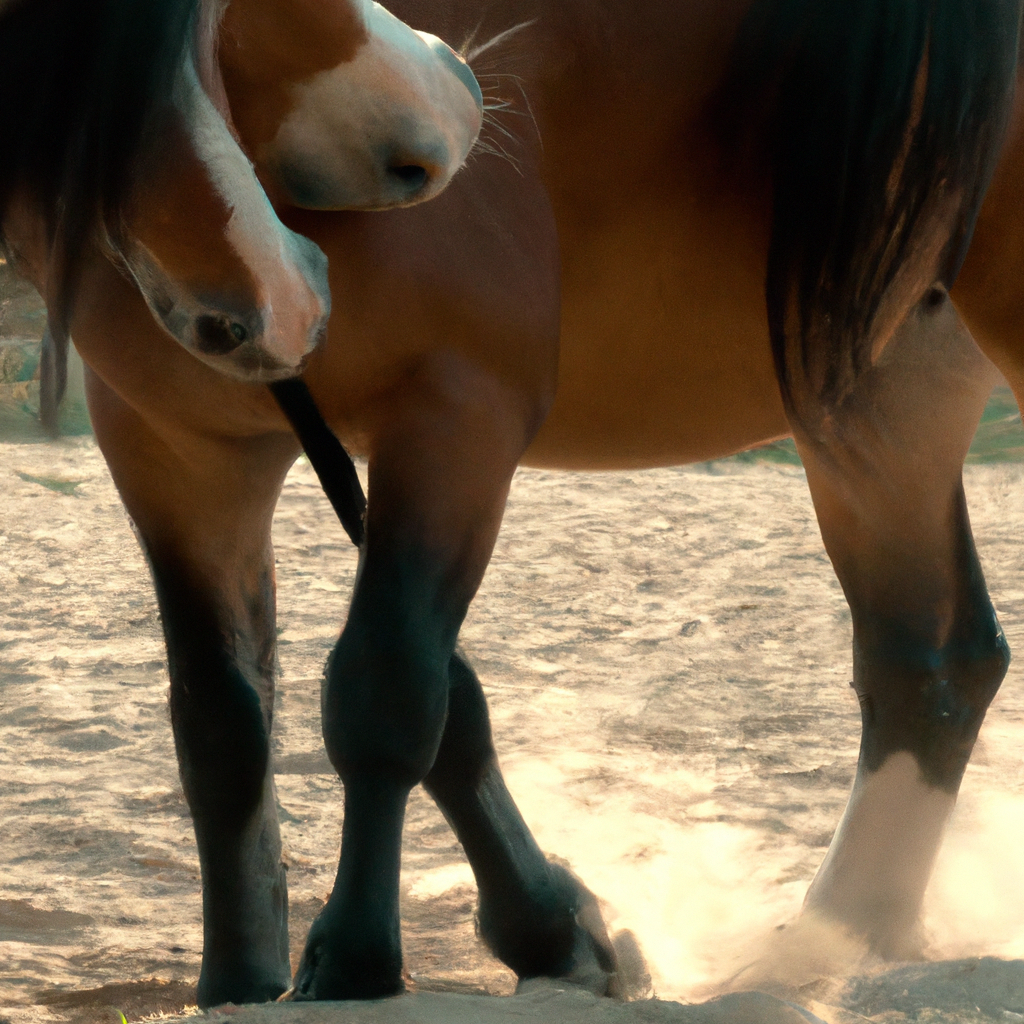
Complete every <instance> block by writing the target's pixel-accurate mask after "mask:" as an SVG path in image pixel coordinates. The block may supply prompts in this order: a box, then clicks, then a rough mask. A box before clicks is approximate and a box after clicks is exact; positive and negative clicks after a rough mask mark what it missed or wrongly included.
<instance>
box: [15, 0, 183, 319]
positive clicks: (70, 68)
mask: <svg viewBox="0 0 1024 1024" xmlns="http://www.w3.org/2000/svg"><path fill="white" fill-rule="evenodd" d="M199 3H200V0H89V2H82V0H0V97H2V102H0V153H2V154H3V158H2V160H0V246H3V245H4V244H5V242H4V237H3V229H4V224H3V218H4V216H5V214H6V211H7V208H8V206H9V205H10V203H11V201H12V199H13V198H14V197H15V196H22V195H24V196H25V197H26V198H27V199H28V200H29V202H30V203H31V204H32V205H33V206H34V207H35V208H36V209H38V210H39V211H40V213H41V214H42V216H43V219H44V222H45V226H46V231H47V236H48V243H49V247H50V253H51V266H50V268H49V271H48V274H47V299H48V306H49V310H50V317H51V320H52V321H53V325H54V327H55V328H60V329H66V326H67V321H68V319H69V313H70V305H71V301H72V294H73V291H74V285H75V282H76V280H77V274H78V267H79V265H80V263H81V260H82V257H83V254H84V253H85V252H88V250H89V243H90V241H92V238H93V234H94V232H96V231H97V229H100V230H101V231H102V230H104V229H105V230H106V231H107V232H108V233H109V234H110V235H111V236H112V237H115V238H116V237H117V234H118V232H119V230H120V227H121V222H122V214H123V211H124V210H125V209H126V208H127V206H128V204H129V203H130V201H131V191H132V184H133V179H134V176H135V171H136V168H137V165H138V162H139V161H140V160H141V159H142V157H143V156H144V154H145V152H146V151H147V149H148V145H149V143H150V141H151V140H152V139H153V138H154V137H155V135H156V133H157V132H158V131H159V125H160V118H161V117H162V115H163V113H164V112H165V111H166V109H167V108H168V107H169V105H170V102H171V98H172V90H173V87H174V84H175V82H176V80H177V75H178V74H179V69H180V68H181V66H182V64H183V61H184V60H185V59H186V56H187V54H188V52H189V48H190V47H191V45H192V41H193V39H194V35H195V30H196V25H197V20H196V19H197V17H198V10H199Z"/></svg>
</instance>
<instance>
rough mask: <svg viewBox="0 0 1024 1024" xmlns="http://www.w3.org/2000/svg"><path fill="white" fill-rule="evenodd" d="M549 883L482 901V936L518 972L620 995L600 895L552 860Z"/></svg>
mask: <svg viewBox="0 0 1024 1024" xmlns="http://www.w3.org/2000/svg"><path fill="white" fill-rule="evenodd" d="M549 869H550V870H549V875H548V878H547V880H546V885H545V886H544V889H543V891H542V892H541V893H540V894H531V898H528V899H524V900H521V901H517V902H516V903H515V904H514V905H513V904H512V902H511V901H510V902H509V903H506V904H505V905H504V906H499V905H497V904H496V903H491V904H485V903H484V902H483V901H481V905H480V912H479V915H478V926H479V934H480V937H481V938H482V939H483V940H484V942H485V943H486V944H487V946H488V947H489V948H490V949H491V951H492V952H493V953H494V954H495V955H496V956H497V957H498V958H499V959H500V960H502V961H503V962H504V963H506V964H507V965H508V966H509V967H511V968H512V970H513V971H515V973H516V974H517V975H518V976H519V980H520V985H521V986H523V985H526V984H527V983H528V982H530V981H532V980H534V979H537V978H551V979H554V980H557V981H562V982H566V983H568V984H570V985H574V986H578V987H579V988H583V989H586V990H587V991H588V992H592V993H593V994H594V995H598V996H619V995H620V985H619V979H618V965H617V957H616V954H615V948H614V946H613V945H612V943H611V941H610V940H609V938H608V931H607V929H606V928H605V925H604V920H603V918H602V917H601V910H600V907H599V906H598V903H597V897H596V896H594V894H593V893H592V892H591V891H590V890H589V889H588V888H587V887H586V886H585V885H584V884H583V883H582V882H581V881H580V880H579V879H578V878H577V877H576V876H575V875H574V874H573V873H572V872H571V871H569V870H568V869H567V868H565V867H563V866H561V865H560V864H549Z"/></svg>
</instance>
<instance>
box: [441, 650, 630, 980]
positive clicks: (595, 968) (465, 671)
mask: <svg viewBox="0 0 1024 1024" xmlns="http://www.w3.org/2000/svg"><path fill="white" fill-rule="evenodd" d="M448 677H449V690H448V719H447V722H446V723H445V730H444V735H443V737H442V740H441V746H440V749H439V750H438V752H437V758H436V759H435V761H434V766H433V768H431V770H430V772H429V773H428V775H427V777H426V778H425V779H424V782H423V784H424V787H425V788H426V789H427V791H428V792H429V793H430V795H431V796H432V797H433V798H434V799H435V800H436V801H437V804H438V806H439V807H440V808H441V810H442V811H443V813H444V815H445V817H446V818H447V819H448V822H449V824H450V825H451V826H452V829H453V830H454V832H455V834H456V835H457V836H458V838H459V842H460V843H461V844H462V847H463V849H464V850H465V852H466V857H467V858H468V859H469V863H470V865H471V866H472V868H473V873H474V876H475V878H476V883H477V888H478V890H479V893H480V908H479V915H478V921H479V928H480V937H481V938H482V939H483V940H484V942H486V943H487V945H488V947H489V948H490V949H491V951H492V952H493V953H494V954H495V956H497V957H498V958H499V959H500V960H502V961H503V962H504V963H505V964H507V965H508V966H509V967H510V968H511V969H512V970H513V971H515V973H516V974H517V975H518V976H519V978H520V979H521V980H525V979H528V978H536V977H551V978H562V979H565V980H567V981H570V982H572V983H574V984H577V985H581V986H583V987H585V988H587V989H589V990H590V991H592V992H596V993H597V994H599V995H614V994H616V985H615V982H616V977H615V970H616V965H615V952H614V950H613V948H612V945H611V943H610V942H609V940H608V934H607V932H606V930H605V926H604V921H603V920H602V918H601V911H600V909H599V907H598V904H597V900H596V898H595V897H594V895H593V893H591V892H590V890H589V889H587V888H586V886H585V885H583V883H582V882H581V881H580V880H579V879H578V878H577V877H576V876H575V875H573V874H572V873H571V872H570V871H568V870H566V869H565V868H563V867H561V866H560V865H556V864H552V863H551V862H550V861H548V860H547V858H546V857H545V856H544V854H543V853H542V852H541V850H540V847H538V846H537V843H536V841H535V840H534V838H533V836H532V835H531V833H530V830H529V828H527V826H526V823H525V822H524V821H523V818H522V815H520V813H519V809H518V808H517V807H516V805H515V802H514V801H513V799H512V796H511V794H510V793H509V791H508V789H507V788H506V786H505V780H504V779H503V778H502V775H501V769H500V768H499V767H498V759H497V755H496V754H495V751H494V744H493V742H492V739H491V725H490V719H489V716H488V713H487V701H486V698H485V697H484V693H483V689H482V688H481V686H480V681H479V680H478V679H477V677H476V673H475V672H474V671H473V669H472V668H471V667H470V665H469V664H468V662H467V661H466V660H465V658H463V657H462V656H461V655H460V654H454V655H453V656H452V658H451V661H450V663H449V666H448Z"/></svg>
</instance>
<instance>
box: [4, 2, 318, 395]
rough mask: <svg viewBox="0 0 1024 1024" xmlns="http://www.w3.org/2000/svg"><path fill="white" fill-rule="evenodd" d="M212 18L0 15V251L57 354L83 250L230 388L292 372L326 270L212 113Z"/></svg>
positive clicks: (213, 12) (166, 7)
mask: <svg viewBox="0 0 1024 1024" xmlns="http://www.w3.org/2000/svg"><path fill="white" fill-rule="evenodd" d="M221 14H222V7H221V5H220V3H219V0H146V2H139V0H93V2H90V3H81V2H80V0H4V2H2V3H0V91H2V93H3V95H4V103H3V104H2V105H0V152H3V153H4V160H3V161H2V163H0V241H2V242H3V243H4V245H5V246H6V247H7V248H8V249H10V250H13V252H14V255H15V257H16V259H17V261H18V262H20V263H21V264H22V265H23V266H26V267H27V268H28V270H29V272H30V276H31V277H32V278H33V280H34V282H35V283H36V284H37V285H38V286H39V287H40V289H41V290H42V291H43V293H44V295H45V298H46V300H47V305H48V311H49V315H50V326H51V330H52V331H53V334H54V339H55V341H56V343H57V346H58V351H59V349H60V348H61V347H62V343H65V342H66V337H67V332H68V330H69V327H70V323H71V312H72V305H73V299H74V297H75V291H76V286H77V284H78V282H79V277H80V270H81V268H82V267H83V266H84V264H85V263H86V262H87V260H88V259H90V258H91V257H90V254H95V253H97V252H102V253H104V254H105V255H106V256H107V257H109V258H110V259H111V260H112V261H113V262H114V263H115V264H117V265H118V266H119V267H120V268H121V269H122V270H123V271H124V272H125V273H126V274H127V275H128V276H129V277H130V278H131V279H133V280H134V282H135V283H136V284H137V285H138V288H139V290H140V292H141V293H142V295H143V297H144V298H145V300H146V302H147V304H148V305H149V307H150V309H151V310H152V311H153V313H154V315H155V316H156V318H157V319H158V321H159V322H160V323H161V324H162V325H163V326H164V327H165V328H166V329H167V331H168V332H169V333H170V334H171V335H172V336H173V337H174V338H175V339H176V340H177V341H179V342H180V343H181V344H182V345H184V346H185V347H186V348H187V349H189V350H190V351H191V352H193V353H195V354H196V355H197V356H198V357H199V358H200V359H202V360H204V361H206V362H208V363H211V364H213V365H214V366H216V367H217V368H218V369H219V370H221V371H223V372H226V373H229V374H231V375H233V376H236V377H240V378H242V379H246V380H254V381H255V380H271V379H276V378H278V377H281V376H286V375H290V374H293V373H295V372H296V371H297V370H298V368H299V367H300V365H301V363H302V360H303V359H304V358H305V356H306V354H307V353H308V352H309V351H311V349H312V347H313V346H314V345H315V344H316V341H317V340H318V339H319V337H320V336H321V334H322V331H323V328H324V324H325V322H326V318H327V314H328V312H329V290H328V286H327V275H326V259H325V257H324V256H323V254H322V253H321V252H320V251H319V250H318V249H317V248H316V246H314V245H313V244H312V243H311V242H309V241H308V240H306V239H303V238H301V237H299V236H298V235H295V234H294V233H292V232H291V231H289V230H287V229H286V228H285V227H284V226H283V225H282V224H281V223H280V221H278V219H277V217H276V215H275V214H274V212H273V209H272V207H271V206H270V203H269V201H268V200H267V197H266V195H265V193H264V192H263V189H262V187H261V186H260V185H259V183H258V182H257V180H256V177H255V175H254V173H253V171H252V167H251V165H250V164H249V162H248V160H247V159H246V157H245V155H244V154H243V153H242V151H241V149H240V148H239V146H238V143H237V142H236V140H235V138H234V136H233V135H232V132H231V129H230V128H229V125H228V123H227V122H226V121H225V119H224V116H222V112H221V110H218V106H217V103H216V102H215V101H216V100H217V99H218V97H222V95H223V88H222V86H221V85H220V80H219V77H218V76H217V75H216V74H215V68H216V62H215V60H214V58H213V52H212V48H213V46H214V41H215V29H216V26H217V24H218V23H219V20H220V16H221ZM222 109H223V110H224V111H226V106H224V105H223V104H222ZM19 257H20V259H18V258H19Z"/></svg>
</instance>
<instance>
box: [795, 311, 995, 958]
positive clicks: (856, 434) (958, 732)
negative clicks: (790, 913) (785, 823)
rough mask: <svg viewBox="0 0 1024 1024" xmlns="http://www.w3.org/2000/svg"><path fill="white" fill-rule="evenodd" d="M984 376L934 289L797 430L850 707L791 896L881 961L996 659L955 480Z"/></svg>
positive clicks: (904, 934) (967, 745)
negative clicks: (816, 835) (820, 414)
mask: <svg viewBox="0 0 1024 1024" xmlns="http://www.w3.org/2000/svg"><path fill="white" fill-rule="evenodd" d="M993 382H994V371H993V369H992V367H991V365H990V364H989V363H988V362H987V361H986V360H985V359H984V357H983V356H982V355H981V354H980V352H979V351H978V350H977V348H976V347H975V346H974V343H973V341H972V340H971V338H970V335H969V334H968V333H967V331H966V330H965V329H964V327H963V326H962V324H961V323H960V321H959V318H958V317H957V314H956V312H955V310H954V309H953V306H952V303H951V302H949V300H948V299H947V298H946V296H945V294H944V293H942V292H936V293H933V294H932V295H931V296H930V297H929V298H928V299H926V300H925V301H924V302H922V304H921V305H920V307H919V308H917V309H916V310H913V311H912V312H911V314H910V315H909V317H908V319H907V321H906V322H905V324H904V325H903V327H902V328H901V329H900V332H899V333H898V335H897V336H896V338H895V339H894V341H893V343H892V344H891V346H890V349H889V350H887V352H886V353H885V354H884V355H883V357H882V359H881V360H880V362H879V364H878V365H877V366H876V367H874V368H873V369H872V370H871V371H869V372H868V373H867V374H865V376H864V378H863V379H862V381H861V382H860V383H859V385H858V387H857V390H856V391H855V392H854V393H853V394H852V395H851V396H850V397H849V398H848V399H847V400H845V401H844V402H843V404H841V405H840V407H839V408H838V409H837V410H835V411H834V412H833V413H832V415H831V417H830V418H828V419H823V420H822V421H820V423H819V424H818V425H817V428H816V429H815V431H814V433H813V436H812V435H811V433H810V432H797V435H796V436H797V443H798V446H799V450H800V454H801V457H802V458H803V461H804V466H805V468H806V470H807V479H808V483H809V485H810V488H811V494H812V497H813V500H814V505H815V509H816V512H817V515H818V521H819V524H820V527H821V532H822V537H823V538H824V541H825V545H826V548H827V549H828V553H829V555H830V557H831V559H832V563H833V566H834V567H835V571H836V574H837V575H838V577H839V580H840V583H841V584H842V586H843V590H844V592H845V594H846V598H847V600H848V602H849V604H850V610H851V613H852V619H853V634H854V639H853V652H854V661H853V675H854V678H853V683H852V685H853V687H854V688H855V690H856V693H857V697H858V699H859V701H860V707H861V715H862V737H861V748H860V757H859V760H858V765H857V774H856V779H855V782H854V786H853V792H852V794H851V796H850V800H849V803H848V805H847V808H846V811H845V813H844V816H843V820H842V823H841V824H840V826H839V828H838V830H837V831H836V833H835V836H834V837H833V840H832V843H831V846H830V848H829V851H828V854H827V855H826V857H825V860H824V863H823V864H822V866H821V868H820V869H819V871H818V873H817V876H816V877H815V879H814V881H813V882H812V884H811V887H810V890H809V891H808V893H807V898H806V902H805V907H804V909H805V913H810V914H813V915H818V916H821V917H824V918H825V919H828V920H830V921H832V922H835V923H838V924H839V925H841V926H842V927H843V928H845V929H846V930H848V931H849V932H851V933H853V934H854V935H855V936H859V937H861V938H863V939H865V940H866V941H867V943H868V946H869V948H870V949H871V950H872V951H873V952H875V953H877V954H880V955H883V956H886V957H897V958H900V957H905V956H908V955H914V954H918V953H919V952H920V951H921V947H922V943H923V935H922V933H921V930H920V923H919V919H920V911H921V905H922V901H923V897H924V892H925V887H926V885H927V882H928V879H929V876H930V873H931V869H932V866H933V863H934V860H935V856H936V854H937V852H938V848H939V844H940V841H941V836H942V832H943V828H944V826H945V823H946V821H947V819H948V817H949V814H950V812H951V811H952V809H953V805H954V803H955V801H956V796H957V792H958V789H959V786H960V782H961V779H962V777H963V774H964V770H965V768H966V766H967V761H968V758H969V757H970V754H971V750H972V748H973V746H974V742H975V739H976V737H977V735H978V730H979V728H980V726H981V723H982V719H983V718H984V715H985V711H986V709H987V708H988V705H989V703H990V701H991V700H992V698H993V696H994V695H995V693H996V690H997V689H998V687H999V684H1000V682H1001V681H1002V678H1003V675H1004V674H1005V671H1006V668H1007V665H1008V663H1009V653H1008V649H1007V646H1006V643H1005V640H1004V638H1003V635H1002V631H1001V630H1000V628H999V624H998V622H997V621H996V616H995V612H994V610H993V608H992V604H991V602H990V601H989V597H988V593H987V590H986V587H985V581H984V578H983V575H982V571H981V567H980V565H979V562H978V557H977V554H976V552H975V548H974V542H973V539H972V536H971V530H970V524H969V521H968V516H967V508H966V502H965V499H964V493H963V485H962V479H961V477H962V464H963V459H964V456H965V455H966V453H967V449H968V446H969V445H970V441H971V438H972V436H973V433H974V430H975V428H976V426H977V423H978V420H979V419H980V416H981V412H982V410H983V408H984V405H985V401H986V399H987V397H988V395H989V393H990V391H991V388H992V384H993Z"/></svg>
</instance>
